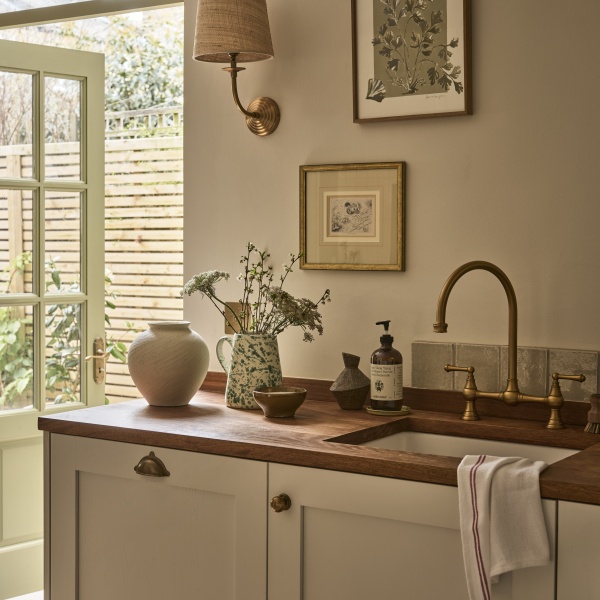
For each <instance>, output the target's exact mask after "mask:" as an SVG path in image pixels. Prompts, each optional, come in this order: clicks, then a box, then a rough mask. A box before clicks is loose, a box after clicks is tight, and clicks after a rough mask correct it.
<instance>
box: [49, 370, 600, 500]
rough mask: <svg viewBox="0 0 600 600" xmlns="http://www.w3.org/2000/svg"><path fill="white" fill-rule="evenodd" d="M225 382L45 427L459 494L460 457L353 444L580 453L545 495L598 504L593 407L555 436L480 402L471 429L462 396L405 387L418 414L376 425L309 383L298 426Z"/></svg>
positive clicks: (531, 420)
mask: <svg viewBox="0 0 600 600" xmlns="http://www.w3.org/2000/svg"><path fill="white" fill-rule="evenodd" d="M222 383H223V382H222V380H220V379H219V378H212V379H211V378H210V377H209V381H208V382H207V385H206V386H204V389H202V390H201V391H200V392H199V393H198V394H196V396H195V397H194V398H193V400H192V402H191V403H190V404H189V405H187V406H183V407H176V408H162V407H161V408H159V407H153V406H149V405H148V404H147V403H146V401H145V400H132V401H129V402H122V403H118V404H112V405H108V406H101V407H95V408H88V409H86V410H75V411H71V412H63V413H60V414H57V415H52V416H44V417H41V418H40V419H39V427H40V429H42V430H44V431H48V432H51V433H60V434H65V435H75V436H82V437H91V438H98V439H104V440H111V441H118V442H128V443H133V444H141V445H144V446H154V447H164V448H173V449H178V450H187V451H192V452H204V453H208V454H221V455H226V456H233V457H238V458H247V459H255V460H262V461H269V462H276V463H285V464H291V465H299V466H306V467H314V468H320V469H330V470H337V471H348V472H352V473H362V474H366V475H378V476H383V477H393V478H399V479H411V480H415V481H424V482H429V483H438V484H445V485H454V486H455V485H456V469H457V466H458V464H459V462H460V459H458V458H452V457H447V456H435V455H428V454H416V453H410V452H399V451H396V450H384V449H379V448H371V447H365V446H357V445H356V444H360V443H362V442H365V441H369V440H373V439H377V438H380V437H382V436H385V435H389V434H391V433H396V432H400V431H422V432H430V433H441V434H449V435H452V434H454V435H461V436H466V437H475V438H485V439H493V440H499V441H512V442H521V443H537V444H542V445H547V446H557V447H564V448H573V449H578V450H582V452H579V453H578V454H576V455H574V456H571V457H569V458H567V459H564V460H562V461H560V462H558V463H555V464H553V465H550V466H549V467H548V468H547V469H546V470H545V471H544V473H543V474H542V476H541V479H540V488H541V492H542V496H543V497H545V498H554V499H560V500H570V501H575V502H587V503H592V504H600V436H598V435H595V434H589V433H584V432H583V427H584V425H585V412H584V410H585V411H587V409H588V408H589V406H586V405H585V404H582V403H569V406H566V407H565V410H564V411H563V412H564V415H563V418H564V419H565V422H567V428H566V429H564V430H560V431H549V430H547V429H546V428H545V423H544V422H543V421H542V420H539V419H540V418H541V419H543V418H546V417H547V411H548V409H547V408H546V411H539V410H538V408H542V409H543V408H545V407H537V406H535V407H531V408H528V409H523V410H521V407H517V408H513V409H511V408H509V407H504V406H498V407H496V406H495V405H488V404H486V403H482V407H481V409H480V415H481V416H482V419H481V420H480V421H475V422H468V423H467V422H465V421H462V420H461V418H460V412H459V411H460V406H461V404H462V400H461V399H460V394H457V393H454V392H431V391H428V390H414V389H411V388H406V389H405V404H407V405H409V406H411V408H412V409H413V412H412V413H411V414H410V415H409V416H407V417H379V416H373V415H369V414H368V413H367V412H366V411H364V410H362V411H344V410H341V409H340V408H339V407H338V405H337V403H335V402H332V401H327V400H329V399H330V396H328V392H327V390H328V386H329V385H330V383H331V382H309V381H308V380H293V381H291V382H290V383H296V384H297V383H304V387H306V388H307V389H308V395H307V400H306V401H305V403H304V404H303V405H302V406H301V407H300V408H299V409H298V412H297V413H296V416H295V417H294V418H291V419H267V418H265V417H264V416H263V414H262V412H261V411H245V410H232V409H230V408H227V407H226V406H225V404H224V398H223V393H222V391H220V389H219V388H220V387H221V385H222ZM495 404H499V403H495ZM507 409H508V413H507V412H506V410H507ZM506 414H508V415H510V416H512V415H513V414H514V415H515V416H517V417H518V419H515V418H506Z"/></svg>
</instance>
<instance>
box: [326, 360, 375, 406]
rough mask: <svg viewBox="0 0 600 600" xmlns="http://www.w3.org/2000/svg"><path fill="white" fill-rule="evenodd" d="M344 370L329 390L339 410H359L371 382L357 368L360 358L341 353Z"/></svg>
mask: <svg viewBox="0 0 600 600" xmlns="http://www.w3.org/2000/svg"><path fill="white" fill-rule="evenodd" d="M342 358H343V359H344V367H345V368H344V370H343V371H342V372H341V373H340V374H339V376H338V378H337V379H336V380H335V381H334V382H333V385H332V386H331V387H330V388H329V389H330V390H331V393H332V394H333V395H334V397H335V399H336V400H337V403H338V404H339V405H340V408H342V409H344V410H360V409H361V408H362V407H363V405H364V403H365V400H366V399H367V396H368V395H369V390H370V389H371V380H370V379H369V378H368V377H367V376H366V375H365V374H364V373H363V372H362V371H361V370H360V369H359V368H358V363H359V362H360V356H355V355H354V354H348V353H346V352H342Z"/></svg>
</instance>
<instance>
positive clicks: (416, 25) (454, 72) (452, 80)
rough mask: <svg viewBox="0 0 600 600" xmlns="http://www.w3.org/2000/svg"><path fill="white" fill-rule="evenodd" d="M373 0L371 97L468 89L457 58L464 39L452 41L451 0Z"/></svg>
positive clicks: (457, 91)
mask: <svg viewBox="0 0 600 600" xmlns="http://www.w3.org/2000/svg"><path fill="white" fill-rule="evenodd" d="M372 1H373V27H374V31H373V40H372V44H373V61H374V70H373V75H374V77H373V78H370V79H369V80H368V85H367V89H366V99H367V100H373V101H375V102H379V103H381V102H383V101H384V100H385V99H386V98H393V97H401V96H417V95H430V94H446V93H448V94H462V93H463V91H464V88H463V83H462V81H461V74H462V65H460V64H455V63H454V61H453V60H452V55H453V50H454V49H455V48H458V47H459V44H460V43H461V40H460V39H459V38H458V37H453V38H452V39H450V40H448V35H447V23H446V17H447V14H448V11H447V3H448V0H372Z"/></svg>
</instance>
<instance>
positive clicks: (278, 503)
mask: <svg viewBox="0 0 600 600" xmlns="http://www.w3.org/2000/svg"><path fill="white" fill-rule="evenodd" d="M291 507H292V499H291V498H290V497H289V496H288V495H287V494H279V496H275V497H274V498H272V499H271V508H272V509H273V510H274V511H275V512H277V513H279V512H283V511H284V510H290V508H291Z"/></svg>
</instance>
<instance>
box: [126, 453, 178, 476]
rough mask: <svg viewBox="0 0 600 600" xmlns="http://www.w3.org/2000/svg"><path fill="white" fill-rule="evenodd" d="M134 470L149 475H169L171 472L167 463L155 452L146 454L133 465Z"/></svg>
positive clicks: (139, 473)
mask: <svg viewBox="0 0 600 600" xmlns="http://www.w3.org/2000/svg"><path fill="white" fill-rule="evenodd" d="M133 470H134V471H135V472H136V473H137V474H138V475H146V476H148V477H169V475H170V474H171V473H169V471H167V467H165V463H164V462H163V461H162V460H160V458H158V456H156V454H154V452H150V454H148V455H147V456H144V458H142V459H141V460H140V462H139V463H138V464H137V465H135V467H133Z"/></svg>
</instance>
